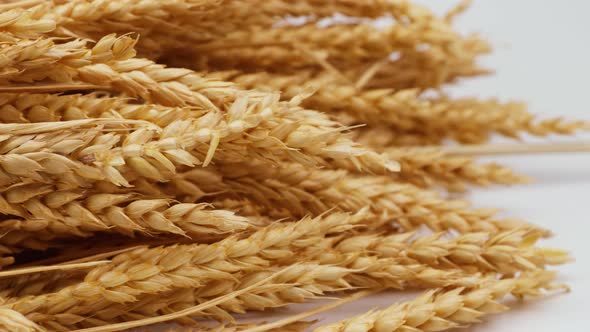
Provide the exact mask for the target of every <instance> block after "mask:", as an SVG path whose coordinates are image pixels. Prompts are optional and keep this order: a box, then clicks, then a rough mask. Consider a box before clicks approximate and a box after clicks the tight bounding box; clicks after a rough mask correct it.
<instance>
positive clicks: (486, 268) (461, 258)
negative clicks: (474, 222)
mask: <svg viewBox="0 0 590 332" xmlns="http://www.w3.org/2000/svg"><path fill="white" fill-rule="evenodd" d="M538 236H539V234H538V232H536V231H531V230H527V229H515V230H511V231H506V232H502V233H498V234H495V235H490V234H488V233H467V234H462V235H459V236H458V237H456V238H452V239H448V240H446V239H442V237H443V234H442V233H439V234H432V235H425V236H421V237H418V238H414V237H415V233H414V232H410V233H401V234H394V235H387V236H382V235H378V234H367V235H364V234H361V235H358V236H350V237H347V238H345V239H343V240H342V241H340V242H338V243H337V244H336V245H335V249H336V250H337V251H340V252H343V253H350V254H352V253H354V252H371V253H373V254H377V255H379V256H380V257H396V258H399V257H408V258H409V259H411V260H416V261H419V262H422V263H425V264H429V265H431V266H433V267H437V268H456V269H463V270H466V271H474V272H476V271H481V272H496V273H502V274H512V273H516V272H518V271H526V270H536V269H542V268H544V267H545V266H546V265H557V264H564V263H567V262H569V261H571V257H569V255H568V254H567V252H565V251H563V250H558V249H552V248H542V247H536V246H535V242H536V240H537V239H538Z"/></svg>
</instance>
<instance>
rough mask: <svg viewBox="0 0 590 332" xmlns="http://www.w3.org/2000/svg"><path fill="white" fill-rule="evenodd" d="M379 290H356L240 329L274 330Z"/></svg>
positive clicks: (246, 330)
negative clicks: (322, 303) (272, 320)
mask: <svg viewBox="0 0 590 332" xmlns="http://www.w3.org/2000/svg"><path fill="white" fill-rule="evenodd" d="M377 292H379V289H369V290H364V291H358V292H355V293H353V294H351V295H348V296H345V297H342V298H340V299H338V300H334V301H331V302H328V303H327V304H324V305H322V306H319V307H317V308H314V309H312V310H308V311H305V312H302V313H300V314H297V315H293V316H290V317H288V318H285V319H281V320H278V321H275V322H272V323H268V324H263V325H258V326H255V327H251V328H247V329H244V330H240V331H241V332H264V331H272V330H273V329H277V328H282V327H284V326H287V325H290V324H293V323H295V322H297V321H300V320H302V319H305V318H308V317H311V316H314V315H317V314H319V313H322V312H324V311H328V310H332V309H334V308H337V307H339V306H341V305H344V304H346V303H350V302H352V301H356V300H358V299H361V298H363V297H366V296H369V295H372V294H375V293H377Z"/></svg>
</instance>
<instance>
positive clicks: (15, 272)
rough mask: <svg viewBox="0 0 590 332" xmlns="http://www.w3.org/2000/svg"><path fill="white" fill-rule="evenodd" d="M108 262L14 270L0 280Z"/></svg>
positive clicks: (82, 267)
mask: <svg viewBox="0 0 590 332" xmlns="http://www.w3.org/2000/svg"><path fill="white" fill-rule="evenodd" d="M107 262H108V261H92V262H87V263H75V264H60V265H50V266H39V267H29V268H21V269H13V270H8V271H2V272H0V278H6V277H14V276H18V275H23V274H30V273H38V272H46V271H55V270H58V271H67V270H77V269H85V268H89V267H94V266H97V265H101V264H105V263H107Z"/></svg>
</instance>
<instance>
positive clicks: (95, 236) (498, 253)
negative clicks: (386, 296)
mask: <svg viewBox="0 0 590 332" xmlns="http://www.w3.org/2000/svg"><path fill="white" fill-rule="evenodd" d="M465 7H466V4H464V3H462V4H460V5H459V6H457V7H456V8H454V9H453V10H451V11H450V12H449V13H448V14H447V15H446V16H437V15H434V14H433V13H431V12H430V11H429V10H428V9H426V8H423V7H421V6H418V5H415V4H412V3H409V2H407V1H404V0H363V1H356V0H330V1H328V0H168V1H159V0H117V1H111V0H70V1H66V0H21V1H10V0H7V1H6V0H5V1H0V122H1V124H0V153H1V155H0V188H1V192H0V213H1V214H2V220H1V221H0V233H1V237H0V267H1V268H2V269H1V270H0V331H11V332H33V331H34V332H37V331H94V332H99V331H119V330H124V329H128V328H134V327H143V326H147V325H150V324H154V323H160V322H177V323H180V324H186V325H192V326H193V327H192V328H195V327H196V328H197V329H198V330H211V331H221V330H223V331H251V332H253V331H270V330H275V331H298V330H304V329H306V328H309V326H310V324H311V323H310V322H309V321H308V320H306V318H307V317H309V316H311V315H312V314H313V313H318V312H321V311H324V310H328V309H330V308H333V307H336V306H337V305H340V304H342V303H344V302H347V301H352V300H355V299H358V298H360V297H362V296H365V295H368V294H372V293H375V292H379V291H383V290H386V289H391V288H393V289H400V290H402V289H422V290H423V291H424V293H423V294H422V295H420V296H419V297H417V298H416V299H413V300H411V301H408V302H403V303H396V304H393V305H392V306H391V307H389V308H382V309H379V310H372V311H370V312H367V313H365V314H362V315H360V316H357V317H352V318H349V319H347V320H344V321H340V322H337V323H333V324H330V325H325V326H321V325H322V324H321V322H320V323H319V324H318V325H315V326H316V329H315V331H330V332H331V331H334V332H335V331H342V332H344V331H347V332H348V331H350V332H363V331H378V332H393V331H399V332H402V331H403V332H418V331H442V330H446V329H451V328H455V327H461V326H467V325H470V324H473V323H477V322H480V320H481V318H482V317H483V316H486V315H488V314H492V313H497V312H500V311H504V310H507V309H508V307H507V306H505V305H504V304H502V302H501V301H502V300H503V299H505V298H506V297H507V296H510V295H513V296H516V297H518V298H523V297H535V296H541V295H544V294H546V293H547V292H550V291H555V290H561V289H564V288H566V286H564V285H562V284H559V283H557V282H556V280H555V279H556V275H555V273H554V271H550V270H546V267H547V266H549V265H557V264H562V263H565V262H568V261H570V256H569V255H568V254H567V253H566V252H564V251H562V250H558V249H550V248H544V247H539V246H537V245H536V242H537V240H539V239H542V238H545V237H548V236H550V235H551V233H550V231H548V230H546V229H543V228H541V227H538V226H535V225H533V224H530V223H528V222H526V221H523V220H518V219H515V218H504V217H499V216H497V215H496V210H495V209H490V208H472V207H470V204H469V203H468V202H467V201H465V200H457V199H450V198H447V196H448V195H447V194H448V193H450V192H462V191H465V190H467V189H468V188H469V187H471V186H487V185H490V184H501V185H512V184H518V183H523V182H527V181H528V178H527V177H525V176H522V175H519V174H516V173H514V172H512V171H511V170H510V169H508V168H506V167H503V166H501V165H498V164H492V163H480V162H477V161H475V160H474V159H473V158H472V157H470V156H465V155H460V154H459V153H458V152H457V151H459V152H460V151H461V149H460V148H461V146H462V145H460V144H482V143H485V142H487V141H488V140H489V139H490V137H491V136H493V135H503V136H506V137H511V138H518V137H519V136H520V135H521V134H523V133H526V134H532V135H536V136H546V135H551V134H564V135H568V134H571V133H574V132H576V131H578V130H586V129H588V128H590V126H589V124H588V123H587V122H583V121H565V120H562V119H560V118H555V119H544V120H543V119H542V120H538V119H536V118H535V117H534V116H533V115H531V114H530V113H529V112H528V111H527V110H526V107H525V106H524V105H523V104H521V103H517V102H508V103H504V102H500V101H498V100H493V99H492V100H480V99H476V98H453V97H450V96H448V95H447V94H445V93H444V92H443V89H442V88H443V87H445V86H447V85H449V84H453V83H454V82H456V81H457V80H459V79H463V78H466V77H472V76H478V75H483V74H487V73H488V72H489V71H488V70H487V69H485V68H481V67H480V66H479V65H478V64H477V60H478V59H479V57H480V56H481V55H483V54H486V53H488V52H489V51H490V46H489V45H488V43H487V42H486V41H485V40H483V39H481V38H480V37H479V36H477V35H464V34H461V33H458V32H456V31H455V30H453V27H452V23H453V19H454V17H455V16H456V15H457V14H459V13H460V12H462V11H463V10H464V9H465ZM335 14H337V15H336V16H335ZM384 16H385V17H389V18H390V20H391V22H392V23H391V24H390V25H389V26H387V27H384V28H377V27H375V26H374V25H373V24H372V19H375V18H380V17H384ZM342 17H347V19H346V20H344V19H341V18H342ZM293 18H297V19H296V20H294V19H293ZM330 18H331V19H330ZM294 21H296V23H297V24H294V23H293V22H294ZM449 144H450V145H449ZM449 146H451V147H454V148H455V150H453V149H447V147H449ZM457 147H458V150H457ZM470 148H471V150H469V151H472V152H473V151H476V152H477V146H474V147H470ZM453 151H454V152H453ZM335 296H341V299H339V300H334V302H328V305H325V306H322V307H318V308H317V309H316V310H313V311H312V312H304V313H302V314H299V315H296V316H293V317H289V318H287V319H283V320H279V321H275V322H273V323H264V322H260V323H249V324H240V323H239V322H238V321H237V320H236V316H235V315H236V314H241V313H244V312H247V311H259V310H271V309H273V308H279V307H284V306H286V305H288V304H292V303H301V302H306V301H311V300H313V299H317V298H322V297H329V298H332V299H333V298H334V297H335ZM271 313H272V311H271ZM269 315H272V314H269ZM215 321H217V322H218V323H213V324H212V322H215ZM318 326H319V327H318ZM183 330H184V328H183V329H179V330H178V331H183Z"/></svg>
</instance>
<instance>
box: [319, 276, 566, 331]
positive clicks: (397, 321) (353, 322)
mask: <svg viewBox="0 0 590 332" xmlns="http://www.w3.org/2000/svg"><path fill="white" fill-rule="evenodd" d="M554 279H555V274H554V273H552V272H549V271H539V272H533V273H531V274H526V275H523V276H521V277H519V278H514V279H504V280H484V281H482V284H481V285H480V286H479V287H475V288H467V289H465V288H456V289H452V290H449V291H444V290H438V291H437V290H431V291H428V292H426V293H424V294H423V295H421V296H420V297H418V298H417V299H415V300H413V301H409V302H406V303H401V304H394V305H393V306H391V307H389V308H387V309H384V310H377V311H370V312H368V313H366V314H363V315H360V316H357V317H354V318H350V319H347V320H344V321H341V322H338V323H333V324H329V325H325V326H321V327H318V328H316V329H315V330H314V331H315V332H323V331H326V332H328V331H329V332H337V331H349V330H350V329H353V328H354V331H360V332H363V331H367V332H368V331H379V332H393V331H396V332H397V331H408V330H411V331H443V330H448V329H451V328H455V327H459V326H467V325H471V324H474V323H477V322H479V318H480V317H482V316H484V315H489V314H493V313H497V312H502V311H505V310H507V309H508V308H507V307H506V306H504V305H503V304H500V303H499V302H497V301H498V300H501V299H502V298H504V297H505V296H506V295H508V294H510V293H512V294H515V295H517V296H540V295H541V294H542V290H544V289H546V290H551V289H554V288H556V287H557V288H560V287H559V286H555V285H553V284H552V282H553V280H554Z"/></svg>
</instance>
